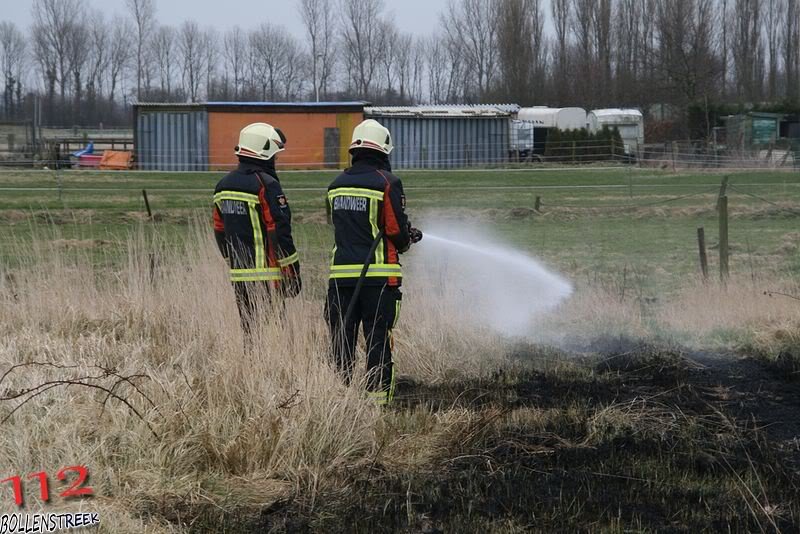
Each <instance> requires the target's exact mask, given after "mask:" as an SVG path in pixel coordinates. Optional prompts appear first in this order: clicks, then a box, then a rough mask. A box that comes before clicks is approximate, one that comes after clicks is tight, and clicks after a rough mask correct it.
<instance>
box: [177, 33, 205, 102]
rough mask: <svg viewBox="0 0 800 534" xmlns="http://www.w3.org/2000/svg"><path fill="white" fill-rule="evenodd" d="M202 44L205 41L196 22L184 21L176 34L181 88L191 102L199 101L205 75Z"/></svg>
mask: <svg viewBox="0 0 800 534" xmlns="http://www.w3.org/2000/svg"><path fill="white" fill-rule="evenodd" d="M204 44H205V39H204V38H203V35H202V32H201V30H200V27H199V26H198V24H197V22H195V21H193V20H187V21H185V22H184V23H183V24H182V25H181V29H180V31H179V33H178V50H179V51H180V59H181V70H182V74H183V87H184V90H185V91H186V94H187V95H188V96H189V99H190V100H191V101H192V102H197V101H198V100H199V99H200V89H201V86H202V83H203V80H204V78H205V75H206V68H207V65H206V53H205V50H204V48H203V47H204Z"/></svg>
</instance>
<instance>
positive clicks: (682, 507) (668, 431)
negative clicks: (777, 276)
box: [170, 342, 800, 533]
mask: <svg viewBox="0 0 800 534" xmlns="http://www.w3.org/2000/svg"><path fill="white" fill-rule="evenodd" d="M602 344H603V343H600V345H602ZM623 345H625V350H624V351H621V352H613V351H612V352H600V353H597V352H596V353H582V354H577V353H576V354H572V353H565V352H561V351H558V350H556V349H541V350H539V349H536V348H535V347H524V348H518V349H515V350H514V351H512V353H511V354H510V357H511V358H512V359H513V360H514V361H515V362H517V363H516V364H515V365H516V367H515V368H514V370H513V371H509V370H508V368H506V370H505V371H502V372H500V371H498V372H497V373H496V374H495V375H494V376H491V377H489V378H484V379H473V380H465V381H461V382H451V383H445V384H438V385H437V384H423V383H415V382H413V381H411V380H408V379H406V380H404V381H402V382H401V384H400V387H399V390H398V399H397V402H396V403H395V405H394V406H393V407H392V408H390V409H389V410H388V411H387V413H386V415H385V418H386V420H387V422H388V423H387V424H391V421H393V420H401V419H404V418H405V419H413V416H414V414H415V413H420V414H424V415H425V416H431V415H433V416H434V419H435V416H436V415H442V414H446V413H448V412H452V411H466V412H468V413H469V414H470V417H469V422H468V423H467V424H465V425H461V426H459V427H457V428H454V430H453V432H452V434H451V435H449V436H448V440H447V445H446V446H445V447H443V448H440V449H437V450H436V452H435V453H434V454H432V456H431V457H430V459H429V461H427V462H425V463H424V464H420V465H417V466H414V467H413V468H405V469H397V468H392V467H391V466H389V465H387V463H386V462H384V461H383V460H382V456H391V455H392V451H391V447H392V445H393V441H392V439H389V438H387V440H386V443H383V444H382V445H381V450H380V451H379V452H378V453H377V454H376V456H375V460H374V463H373V464H372V465H371V466H369V467H368V468H366V469H365V468H363V467H362V468H358V469H352V470H350V469H343V470H342V471H341V472H340V473H338V475H337V476H336V479H337V480H336V483H335V484H334V485H333V486H332V487H331V490H330V491H327V492H323V496H322V497H321V498H318V499H317V500H316V502H314V503H313V504H312V503H311V502H309V501H308V500H306V499H304V496H303V494H302V493H298V494H296V495H294V496H293V497H292V498H289V499H284V500H282V501H280V502H277V503H270V504H268V505H266V506H264V507H261V508H252V509H248V510H236V511H229V512H224V513H222V512H219V511H214V510H212V509H211V508H210V507H203V506H197V507H194V508H192V507H189V508H188V509H187V513H189V515H190V516H191V517H193V520H194V521H195V522H194V523H193V525H194V526H193V530H196V531H198V532H219V531H227V532H376V531H380V532H419V533H435V532H687V533H689V532H796V531H797V529H798V528H800V449H799V448H798V444H797V436H798V435H800V416H799V415H798V414H800V411H798V408H800V406H798V404H800V385H798V384H792V383H787V382H776V381H775V380H774V379H773V377H772V370H771V369H770V368H769V367H768V366H765V365H764V364H763V363H762V362H761V361H758V360H753V359H739V360H736V359H734V360H731V359H729V358H725V359H716V358H714V357H713V356H712V357H706V356H703V355H697V354H691V353H688V352H683V351H681V350H680V349H677V348H675V347H657V346H650V345H646V344H636V343H633V344H631V343H627V342H624V343H623ZM559 354H560V357H557V355H559ZM526 360H527V361H526ZM776 398H777V399H779V400H777V401H776V400H775V399H776ZM770 403H775V404H774V405H771V404H770ZM768 406H771V408H769V409H767V408H765V407H768ZM423 419H424V417H423ZM174 504H175V503H172V508H171V509H172V512H170V513H174V510H175V509H177V508H175V506H174Z"/></svg>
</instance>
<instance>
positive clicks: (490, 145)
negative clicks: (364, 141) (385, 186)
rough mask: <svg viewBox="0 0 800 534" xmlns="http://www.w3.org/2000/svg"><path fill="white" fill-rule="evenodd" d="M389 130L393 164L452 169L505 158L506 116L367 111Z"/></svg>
mask: <svg viewBox="0 0 800 534" xmlns="http://www.w3.org/2000/svg"><path fill="white" fill-rule="evenodd" d="M369 118H372V119H375V120H377V121H378V122H380V123H381V124H383V125H384V126H385V127H387V128H388V129H389V131H390V132H391V133H392V137H393V139H394V146H395V149H394V151H393V152H392V166H393V167H396V168H400V169H418V168H426V169H452V168H459V167H471V166H477V165H486V164H500V163H503V162H505V161H507V160H508V150H509V123H510V118H509V117H484V118H480V117H465V118H444V117H442V118H437V117H425V118H418V117H393V116H385V115H380V114H378V113H374V114H370V115H369Z"/></svg>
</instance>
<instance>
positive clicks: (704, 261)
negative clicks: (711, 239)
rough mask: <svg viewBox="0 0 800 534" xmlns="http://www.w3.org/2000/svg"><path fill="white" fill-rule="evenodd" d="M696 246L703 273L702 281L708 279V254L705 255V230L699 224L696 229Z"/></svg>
mask: <svg viewBox="0 0 800 534" xmlns="http://www.w3.org/2000/svg"><path fill="white" fill-rule="evenodd" d="M697 248H698V249H699V251H700V272H702V273H703V281H706V280H708V256H707V255H706V231H705V229H704V228H703V227H702V226H701V227H700V228H698V229H697Z"/></svg>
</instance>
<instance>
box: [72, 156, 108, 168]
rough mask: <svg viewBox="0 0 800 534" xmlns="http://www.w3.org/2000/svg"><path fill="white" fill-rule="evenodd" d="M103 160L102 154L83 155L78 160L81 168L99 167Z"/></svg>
mask: <svg viewBox="0 0 800 534" xmlns="http://www.w3.org/2000/svg"><path fill="white" fill-rule="evenodd" d="M101 159H103V155H102V154H83V155H82V156H81V157H79V158H78V165H79V166H81V167H98V166H100V160H101Z"/></svg>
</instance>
